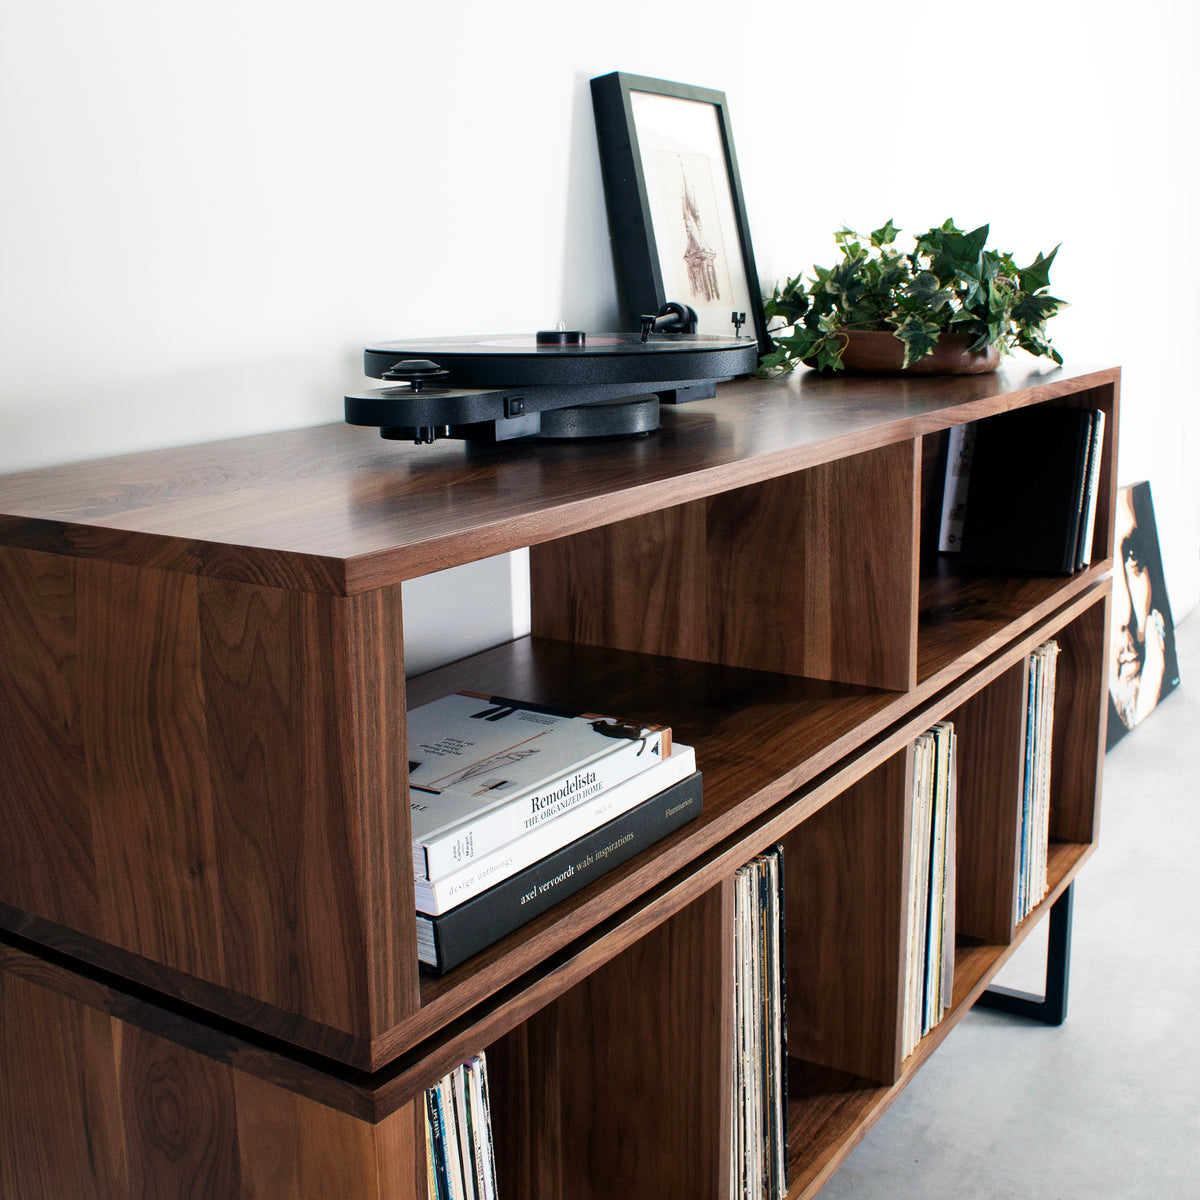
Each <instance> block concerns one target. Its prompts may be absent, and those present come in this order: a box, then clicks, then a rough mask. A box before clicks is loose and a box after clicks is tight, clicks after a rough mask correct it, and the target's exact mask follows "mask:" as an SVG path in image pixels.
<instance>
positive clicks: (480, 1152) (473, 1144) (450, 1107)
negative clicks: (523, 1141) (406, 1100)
mask: <svg viewBox="0 0 1200 1200" xmlns="http://www.w3.org/2000/svg"><path fill="white" fill-rule="evenodd" d="M425 1177H426V1179H427V1181H428V1184H429V1188H428V1190H429V1200H495V1196H496V1164H495V1157H494V1155H493V1152H492V1116H491V1107H490V1104H489V1101H488V1082H487V1060H486V1059H485V1058H484V1056H483V1055H482V1054H477V1055H475V1057H474V1058H472V1059H471V1060H470V1061H469V1062H465V1063H463V1064H462V1065H461V1066H458V1067H455V1068H454V1070H453V1071H451V1072H450V1074H449V1075H447V1076H445V1077H444V1078H443V1079H441V1080H440V1081H439V1082H438V1083H437V1084H435V1085H434V1086H433V1087H431V1088H429V1089H428V1091H426V1093H425Z"/></svg>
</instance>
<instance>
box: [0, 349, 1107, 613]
mask: <svg viewBox="0 0 1200 1200" xmlns="http://www.w3.org/2000/svg"><path fill="white" fill-rule="evenodd" d="M1117 378H1118V372H1117V371H1116V370H1115V369H1100V370H1093V369H1090V368H1081V369H1059V370H1055V371H1051V372H1048V373H1046V372H1042V371H1040V370H1039V369H1037V368H1034V369H1028V370H1026V369H1020V368H1013V367H1008V368H1005V369H1004V370H1002V371H1000V372H997V373H996V374H994V375H987V376H974V377H970V378H951V377H942V378H925V379H902V380H890V379H864V378H862V377H858V378H855V377H850V376H846V377H842V378H831V379H825V378H821V377H819V376H817V375H816V373H815V372H805V373H803V375H802V377H793V378H791V379H787V380H741V381H738V382H735V383H731V384H725V385H722V386H721V387H720V388H719V394H718V396H717V397H716V398H715V399H713V400H701V401H694V402H692V403H689V404H685V405H680V406H678V407H677V408H672V407H671V406H665V407H664V412H663V425H662V428H661V429H660V430H659V431H658V432H657V433H656V434H652V435H649V436H647V437H644V438H635V439H630V440H625V441H607V442H605V443H604V444H602V445H601V444H597V443H595V442H588V443H586V444H583V443H563V444H554V443H535V444H523V443H520V444H514V443H507V444H504V445H502V446H500V447H498V448H483V449H480V448H476V447H468V446H466V445H464V444H463V443H459V442H451V441H442V442H438V443H436V444H434V445H432V446H405V445H401V444H399V443H395V442H384V441H382V440H381V439H379V438H378V437H377V436H375V435H374V433H373V432H372V431H371V430H367V429H361V428H354V427H351V426H348V425H328V426H322V427H319V428H315V429H299V430H291V431H288V432H284V433H271V434H260V435H256V436H253V437H246V438H237V439H233V440H231V441H226V442H212V443H207V444H205V445H200V446H188V447H181V448H178V449H172V450H158V451H151V452H148V453H144V454H134V455H125V456H122V457H118V458H112V459H106V460H102V461H99V462H92V463H79V464H72V465H69V466H63V467H54V468H49V469H44V470H39V471H26V472H21V473H19V474H15V475H10V476H6V477H3V478H0V544H7V545H12V546H20V547H24V548H26V549H37V550H44V551H47V552H50V553H55V554H66V555H72V556H81V557H87V558H97V557H98V558H104V559H107V560H109V561H117V562H123V563H126V564H131V565H136V566H147V567H157V568H161V569H165V570H172V571H181V572H185V573H193V574H203V575H210V576H216V577H220V578H225V579H234V580H240V581H242V582H246V583H257V584H268V585H271V586H275V587H280V588H287V589H293V590H296V589H298V590H309V591H333V592H335V593H343V594H345V593H350V592H358V591H364V590H370V589H373V588H377V587H382V586H385V585H387V584H390V583H397V582H399V581H401V580H402V579H408V578H413V577H415V576H418V575H424V574H428V573H430V572H432V571H435V570H440V569H442V568H444V567H449V566H453V565H455V564H456V563H462V562H470V561H473V560H475V559H479V558H484V557H487V556H488V555H490V554H497V553H501V552H503V551H507V550H514V549H518V548H520V547H523V546H531V545H536V544H538V543H539V542H543V541H547V540H550V539H553V538H556V537H562V536H565V535H567V534H573V533H578V532H580V531H582V530H585V529H595V528H598V527H599V526H602V525H607V524H611V523H612V522H614V521H619V520H625V519H628V518H632V517H639V516H644V515H645V514H647V513H649V512H654V511H657V510H659V509H662V508H667V507H670V506H671V505H674V504H682V503H686V502H688V501H691V500H695V499H700V498H702V497H706V496H712V495H716V494H717V493H719V492H723V491H728V490H731V489H733V488H736V487H742V486H745V485H747V484H751V483H755V482H761V481H762V480H765V479H772V478H778V477H779V476H781V475H786V474H790V473H792V472H795V471H801V470H805V469H807V468H808V467H812V466H816V465H819V464H822V463H829V462H832V461H834V460H836V459H840V458H845V457H847V456H848V455H851V454H859V453H864V452H867V451H870V450H874V449H877V448H879V447H882V446H887V445H892V444H894V443H896V442H904V441H910V440H912V439H914V438H919V437H921V436H923V435H925V434H927V433H931V432H934V431H936V430H938V429H944V428H946V427H947V426H949V425H953V424H957V423H960V422H961V421H964V420H968V419H973V418H976V417H982V416H986V415H989V414H990V413H992V412H999V411H1002V410H1003V409H1006V408H1010V407H1014V406H1017V405H1022V404H1028V403H1032V402H1034V401H1045V400H1052V399H1055V398H1058V397H1063V396H1069V395H1070V394H1072V393H1073V392H1077V391H1079V390H1080V389H1081V388H1086V387H1088V386H1094V387H1096V388H1098V389H1100V391H1101V393H1105V394H1111V391H1112V389H1113V388H1114V387H1115V383H1116V380H1117ZM1106 389H1107V392H1106Z"/></svg>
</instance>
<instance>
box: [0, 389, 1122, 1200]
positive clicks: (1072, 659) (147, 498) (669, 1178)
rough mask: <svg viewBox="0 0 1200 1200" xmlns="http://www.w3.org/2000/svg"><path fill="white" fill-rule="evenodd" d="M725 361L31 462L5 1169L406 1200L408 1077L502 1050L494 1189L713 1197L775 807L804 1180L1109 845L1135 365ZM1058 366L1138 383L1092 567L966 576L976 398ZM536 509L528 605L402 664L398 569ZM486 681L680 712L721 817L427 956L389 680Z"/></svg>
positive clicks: (10, 761) (16, 526) (286, 1197)
mask: <svg viewBox="0 0 1200 1200" xmlns="http://www.w3.org/2000/svg"><path fill="white" fill-rule="evenodd" d="M718 390H719V394H718V396H717V398H716V399H714V400H709V401H699V402H695V403H692V404H688V405H685V406H680V407H678V408H675V409H670V410H665V411H664V415H663V427H662V429H661V430H660V431H659V432H658V433H656V434H653V435H650V436H647V437H642V438H635V439H630V440H625V441H612V442H609V441H606V442H600V443H590V444H589V443H564V444H537V445H511V444H510V445H508V446H506V447H502V448H498V449H470V448H467V447H465V446H464V445H462V444H459V443H449V442H439V443H437V444H435V445H433V446H423V447H411V446H400V445H397V444H395V443H387V442H383V441H381V440H380V439H378V438H376V437H374V436H373V435H372V434H371V433H370V432H369V431H366V430H362V429H353V428H350V427H348V426H343V425H332V426H327V427H322V428H316V429H305V430H297V431H293V432H286V433H276V434H267V435H263V436H258V437H249V438H241V439H238V440H235V441H229V442H220V443H213V444H208V445H202V446H192V447H186V448H182V449H174V450H163V451H157V452H153V453H149V454H139V455H131V456H126V457H121V458H115V459H109V460H105V461H100V462H92V463H83V464H77V465H73V466H64V467H60V468H54V469H49V470H42V471H32V472H26V473H22V474H18V475H11V476H8V477H5V478H3V479H0V514H2V515H0V753H2V761H0V805H2V816H3V820H2V824H0V839H2V852H0V939H2V940H0V1054H2V1065H0V1194H2V1195H5V1196H7V1195H10V1194H11V1195H20V1196H21V1197H23V1200H58V1198H59V1197H61V1196H66V1195H70V1196H72V1197H97V1198H99V1200H116V1198H118V1197H120V1198H125V1197H132V1196H138V1197H143V1196H153V1197H176V1196H179V1197H183V1196H203V1197H210V1196H220V1197H227V1196H228V1197H247V1198H248V1197H255V1198H256V1200H262V1198H269V1200H293V1198H296V1197H303V1198H305V1200H308V1198H309V1197H322V1196H338V1197H342V1198H345V1200H359V1198H360V1197H361V1198H364V1200H365V1198H367V1197H370V1198H371V1200H399V1198H406V1197H423V1196H424V1189H425V1179H424V1172H425V1167H424V1142H423V1137H424V1135H423V1125H422V1122H421V1119H420V1096H421V1092H422V1090H423V1089H424V1088H425V1087H427V1086H428V1085H430V1084H431V1083H433V1082H434V1081H435V1080H436V1079H437V1078H439V1077H440V1076H441V1075H442V1074H444V1073H445V1072H446V1071H447V1070H448V1069H449V1068H450V1067H451V1066H452V1065H453V1064H454V1063H455V1062H457V1061H461V1059H462V1058H464V1057H466V1056H468V1055H469V1054H471V1053H474V1052H475V1051H478V1050H481V1049H486V1050H487V1053H488V1059H489V1072H490V1076H491V1084H492V1103H493V1120H494V1126H495V1137H496V1152H497V1159H498V1164H499V1171H500V1176H501V1180H500V1182H501V1188H502V1193H501V1194H502V1195H503V1196H505V1197H512V1198H516V1197H521V1198H523V1200H524V1198H527V1197H538V1198H543V1197H545V1198H550V1197H555V1198H558V1197H563V1198H566V1197H572V1198H575V1197H585V1196H596V1197H600V1196H617V1195H630V1194H633V1195H664V1196H680V1197H688V1198H694V1197H714V1198H715V1197H724V1196H726V1193H727V1188H728V1182H727V1181H728V1175H729V1172H728V1155H729V1135H728V1128H729V1122H730V1113H731V1109H730V1104H731V1101H730V1097H729V1077H730V1056H731V1054H732V1044H731V1038H730V1036H729V1029H730V1023H731V1019H732V1018H731V985H732V978H733V966H732V953H733V951H732V929H731V924H730V920H731V912H732V877H733V872H734V870H735V869H736V868H737V867H738V866H739V865H740V864H741V863H742V862H744V861H745V860H747V859H748V858H750V857H751V856H753V855H754V854H755V853H757V852H758V851H760V850H762V849H763V848H764V847H766V846H767V845H769V844H772V843H774V842H777V841H782V842H783V843H784V845H785V847H786V860H785V861H786V876H787V878H786V886H787V906H788V911H787V931H788V946H787V962H788V980H787V991H788V1008H789V1012H788V1028H789V1036H790V1053H791V1058H792V1061H791V1064H790V1103H789V1159H790V1166H791V1177H792V1188H791V1192H790V1193H789V1195H791V1196H795V1197H800V1196H810V1195H813V1194H815V1192H816V1191H818V1190H819V1188H820V1186H821V1185H822V1183H823V1182H824V1181H825V1180H826V1179H827V1178H828V1177H829V1175H830V1173H831V1172H833V1171H834V1170H835V1169H836V1168H837V1166H838V1164H839V1163H840V1162H841V1160H842V1159H843V1158H844V1157H845V1156H846V1154H847V1153H849V1151H850V1149H851V1148H852V1147H853V1146H854V1145H855V1144H856V1143H857V1141H858V1140H859V1139H860V1138H861V1137H862V1135H863V1133H864V1132H865V1131H866V1130H867V1128H868V1127H869V1126H870V1125H871V1124H872V1122H873V1121H874V1120H875V1118H876V1117H877V1116H878V1114H879V1113H880V1112H882V1111H883V1109H884V1108H885V1107H886V1106H887V1104H888V1103H889V1102H890V1100H891V1099H892V1098H893V1097H894V1096H895V1095H896V1094H897V1093H898V1091H899V1090H900V1089H901V1088H903V1086H904V1085H905V1083H906V1082H907V1080H908V1079H909V1078H910V1077H911V1075H912V1073H913V1072H914V1071H915V1070H917V1069H918V1068H919V1067H920V1065H921V1063H922V1062H923V1061H924V1059H925V1058H926V1057H927V1056H928V1054H929V1053H930V1052H931V1051H932V1050H933V1049H934V1048H935V1047H936V1046H937V1044H938V1043H939V1042H940V1041H941V1039H942V1038H943V1037H944V1036H945V1035H946V1032H947V1031H948V1030H949V1029H950V1028H951V1027H952V1026H953V1024H954V1022H955V1020H956V1019H957V1018H958V1017H959V1016H961V1014H962V1013H963V1012H965V1011H966V1010H967V1009H968V1008H969V1007H970V1005H971V1004H972V1003H973V1002H974V1001H975V999H976V998H977V997H978V996H979V995H980V993H981V992H982V991H983V990H984V989H985V987H986V986H987V984H988V982H989V981H990V979H991V978H992V977H993V975H994V974H995V973H996V972H997V971H998V970H999V968H1000V966H1001V965H1002V964H1003V963H1004V961H1005V960H1006V959H1007V958H1008V956H1009V955H1010V954H1011V953H1012V951H1013V950H1014V949H1015V947H1016V946H1017V945H1018V944H1019V943H1020V942H1021V941H1022V939H1023V938H1024V937H1025V936H1026V934H1027V932H1028V931H1029V929H1030V928H1032V927H1033V926H1034V925H1035V924H1036V923H1037V922H1038V921H1040V920H1041V919H1043V917H1044V916H1045V914H1046V912H1047V911H1048V908H1049V906H1050V905H1051V904H1052V903H1053V902H1054V901H1055V900H1056V899H1057V898H1058V897H1059V896H1060V895H1061V894H1062V893H1063V891H1064V889H1065V888H1067V887H1068V886H1069V884H1070V882H1071V881H1072V879H1073V878H1074V875H1075V873H1076V872H1077V871H1078V870H1079V868H1080V866H1081V865H1082V863H1083V862H1084V860H1085V859H1086V858H1087V857H1088V856H1089V854H1090V853H1091V852H1092V850H1093V849H1094V847H1095V845H1096V838H1097V827H1098V797H1099V785H1100V770H1101V762H1102V748H1103V743H1104V738H1103V725H1104V719H1105V718H1104V714H1105V708H1104V704H1103V701H1104V697H1105V669H1104V653H1103V642H1104V631H1105V628H1106V616H1107V605H1108V574H1109V571H1110V568H1111V554H1112V514H1113V492H1114V480H1115V472H1114V457H1115V453H1114V451H1115V446H1116V431H1117V416H1118V413H1117V408H1118V390H1119V373H1118V372H1117V371H1116V370H1115V369H1103V370H1071V369H1067V370H1056V371H1051V372H1048V373H1042V372H1037V371H1026V370H1023V369H1019V368H1011V367H1010V368H1007V369H1006V370H1004V371H1001V372H999V373H997V374H994V375H987V376H975V377H968V378H934V377H930V378H923V379H917V378H914V379H911V380H895V379H872V378H857V379H856V378H850V377H846V378H822V377H819V376H817V375H815V374H812V373H809V374H806V375H803V376H802V377H799V378H794V379H791V380H788V381H772V382H763V381H753V380H744V381H738V382H735V383H730V384H725V385H722V386H721V387H720V388H719V389H718ZM1029 404H1061V405H1082V406H1086V407H1094V408H1100V409H1103V410H1104V412H1105V413H1106V415H1107V424H1106V434H1105V448H1104V459H1103V467H1102V472H1101V487H1100V501H1099V511H1098V520H1097V534H1096V539H1095V549H1094V553H1093V556H1092V561H1091V563H1090V564H1089V565H1088V566H1087V567H1086V568H1085V569H1083V570H1080V571H1078V572H1076V573H1075V574H1074V575H1072V576H1070V577H1066V578H1056V579H1047V578H1016V577H994V578H993V577H986V576H971V577H968V576H964V575H962V574H960V573H959V572H957V571H956V570H955V569H954V567H953V566H952V565H949V564H948V563H947V561H946V560H945V558H942V559H939V558H938V557H937V556H936V555H935V554H930V553H928V541H929V534H930V531H931V530H932V528H933V524H934V522H935V521H936V519H937V515H938V512H939V510H940V491H939V488H940V477H939V475H938V460H939V455H940V454H943V453H944V446H945V442H946V438H947V431H948V429H949V428H950V427H952V426H954V425H957V424H960V423H963V422H966V421H970V420H975V419H977V418H981V417H985V416H988V415H991V414H994V413H998V412H1001V411H1004V410H1007V409H1010V408H1014V407H1017V406H1023V405H1029ZM1020 486H1021V477H1020V467H1019V464H1016V463H1014V477H1013V487H1014V488H1019V487H1020ZM520 547H530V548H531V577H532V578H531V584H532V597H533V616H532V620H533V636H532V637H527V638H521V639H518V640H516V641H514V642H511V643H509V644H506V645H502V646H498V647H496V648H495V649H493V650H489V651H487V652H485V653H483V654H481V655H478V656H476V657H473V658H471V659H467V660H463V661H461V662H458V663H455V664H452V665H450V666H447V667H444V668H440V669H438V670H436V671H433V672H430V673H428V674H425V675H423V676H419V677H416V678H410V679H406V677H405V671H404V630H403V613H402V605H401V585H402V583H403V581H404V580H406V579H411V578H414V577H417V576H422V575H428V574H430V573H433V572H436V571H439V570H442V569H443V568H447V567H451V566H454V565H457V564H461V563H465V562H469V561H473V560H476V559H479V558H482V557H485V556H488V555H492V554H496V553H500V552H503V551H509V550H513V549H517V548H520ZM481 599H482V601H483V602H486V598H481ZM1051 636H1053V637H1055V638H1056V639H1057V640H1058V641H1059V643H1060V646H1061V647H1062V651H1061V655H1060V659H1059V687H1058V699H1057V704H1056V713H1055V732H1054V748H1053V751H1054V752H1053V761H1054V778H1053V787H1052V792H1053V799H1052V815H1051V832H1052V838H1053V845H1052V852H1051V857H1050V883H1051V887H1050V894H1049V896H1048V897H1047V899H1046V900H1045V901H1044V902H1043V903H1042V904H1041V905H1040V906H1039V907H1038V908H1037V910H1035V912H1034V913H1033V914H1032V915H1031V916H1030V917H1029V918H1027V919H1026V920H1025V921H1023V922H1020V923H1018V922H1017V921H1016V920H1015V919H1014V915H1013V914H1014V879H1015V860H1014V856H1015V852H1016V837H1017V825H1018V814H1019V805H1020V799H1019V797H1020V779H1021V772H1022V769H1023V755H1022V751H1021V739H1022V724H1021V722H1022V714H1023V705H1024V690H1023V689H1024V680H1025V671H1026V670H1027V668H1026V667H1025V665H1024V663H1025V658H1026V656H1027V654H1028V653H1029V651H1030V650H1031V649H1032V648H1033V647H1035V646H1036V645H1038V644H1039V643H1040V642H1042V641H1044V640H1045V639H1046V638H1048V637H1051ZM462 686H471V687H474V688H481V689H484V690H487V691H490V692H493V693H497V694H506V695H515V696H520V697H523V698H527V699H531V700H536V701H541V702H544V703H551V704H553V703H568V704H570V703H581V702H582V703H586V704H587V705H588V706H590V707H593V708H596V709H599V710H611V711H616V712H621V713H626V714H630V715H639V716H643V717H645V718H650V719H654V720H658V721H664V722H667V723H669V724H670V725H671V726H672V727H673V728H674V730H675V734H676V736H677V737H678V738H679V740H681V741H683V742H685V743H687V744H691V745H694V746H695V747H696V753H697V759H698V763H699V765H700V766H701V768H702V770H703V772H704V782H705V808H704V812H703V814H702V816H701V817H699V818H698V819H697V820H695V821H693V822H692V823H691V824H689V825H688V826H686V827H685V828H683V829H681V830H679V831H677V832H676V833H674V834H672V835H670V836H669V837H668V838H666V839H665V840H664V841H662V842H660V843H659V844H658V845H656V846H654V847H653V848H652V849H650V850H647V851H645V852H643V853H642V854H641V855H639V856H638V857H636V858H635V859H633V860H631V861H630V862H629V863H627V864H625V865H623V866H622V867H620V868H618V869H616V870H615V871H613V872H612V873H611V874H609V875H607V876H606V877H604V878H603V879H601V880H599V881H598V882H596V883H594V884H592V885H591V886H590V887H588V888H586V889H585V890H583V891H582V892H580V893H578V894H577V895H575V896H573V897H571V898H569V899H567V900H565V901H563V902H562V903H560V904H559V905H558V906H556V907H555V908H554V909H552V910H551V911H550V912H548V913H546V914H544V915H542V916H541V917H539V918H537V919H536V920H534V921H533V922H531V923H530V924H529V925H527V926H525V927H524V928H523V929H521V930H519V931H518V932H516V933H514V934H512V935H510V936H509V937H507V938H505V939H503V940H502V941H500V942H499V943H497V944H495V945H494V946H492V947H490V948H489V949H488V950H486V951H485V952H483V953H482V954H480V955H478V956H477V957H476V958H474V959H472V960H470V961H469V962H467V963H465V964H463V965H462V966H461V967H459V968H457V969H455V970H454V971H452V972H450V973H449V974H447V975H446V976H444V977H441V978H435V977H432V976H426V975H424V974H423V973H421V972H419V971H418V968H417V955H416V933H415V926H414V919H413V904H412V874H411V873H412V863H411V855H410V853H409V850H408V846H409V822H408V807H407V796H406V779H405V772H406V761H407V760H406V748H405V711H406V708H407V707H409V706H412V705H414V704H417V703H420V702H423V701H425V700H428V699H432V698H433V697H435V696H437V695H439V694H442V693H444V692H447V691H450V690H452V689H454V688H456V687H462ZM945 717H949V718H950V719H952V720H953V721H954V722H955V724H956V728H957V730H958V732H959V780H960V782H959V788H960V793H959V795H960V801H959V803H960V828H959V845H958V870H957V911H958V939H957V947H956V975H955V978H956V984H955V993H954V1006H953V1009H952V1010H951V1011H950V1012H949V1014H948V1016H947V1018H946V1019H945V1020H944V1021H943V1022H942V1024H941V1025H939V1026H938V1027H937V1028H936V1029H935V1030H934V1032H932V1033H931V1034H929V1035H928V1036H927V1037H926V1038H925V1039H923V1041H922V1042H921V1044H920V1045H919V1047H918V1049H917V1050H916V1052H915V1053H914V1054H913V1055H911V1056H910V1057H909V1058H908V1059H907V1060H904V1061H902V1060H901V1057H900V1038H901V1014H902V995H901V993H902V991H903V961H904V952H905V946H904V940H905V937H906V936H907V934H906V931H905V922H904V920H903V919H902V913H903V903H904V901H903V897H904V891H905V887H906V879H907V874H908V872H909V871H910V870H911V865H910V863H909V862H908V853H907V848H906V838H905V837H904V836H902V833H901V831H902V830H903V828H904V822H905V819H906V816H905V812H906V804H908V803H910V801H909V791H910V789H909V786H908V779H909V778H910V772H911V764H910V752H909V746H910V744H911V741H912V739H913V738H914V737H915V736H916V735H917V734H919V733H920V732H921V731H922V730H924V729H925V728H927V727H928V726H929V725H930V724H932V723H933V722H934V721H936V720H939V719H942V718H945Z"/></svg>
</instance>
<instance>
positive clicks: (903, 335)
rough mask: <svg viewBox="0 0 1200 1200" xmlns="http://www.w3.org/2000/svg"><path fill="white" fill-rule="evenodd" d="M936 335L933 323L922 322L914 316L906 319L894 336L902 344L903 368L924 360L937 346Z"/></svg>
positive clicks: (936, 331)
mask: <svg viewBox="0 0 1200 1200" xmlns="http://www.w3.org/2000/svg"><path fill="white" fill-rule="evenodd" d="M938 333H939V330H938V327H937V325H936V324H934V322H932V321H923V320H922V319H921V318H920V317H918V316H916V315H913V316H909V317H906V318H905V319H904V321H903V322H902V323H901V324H900V325H899V326H898V327H897V329H896V336H897V337H898V338H899V339H900V340H901V341H902V342H903V343H904V366H906V367H908V366H911V365H912V364H913V363H915V362H916V361H917V359H919V358H924V357H925V355H926V354H928V353H929V352H930V351H931V350H932V349H933V348H934V346H936V345H937V343H938Z"/></svg>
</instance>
